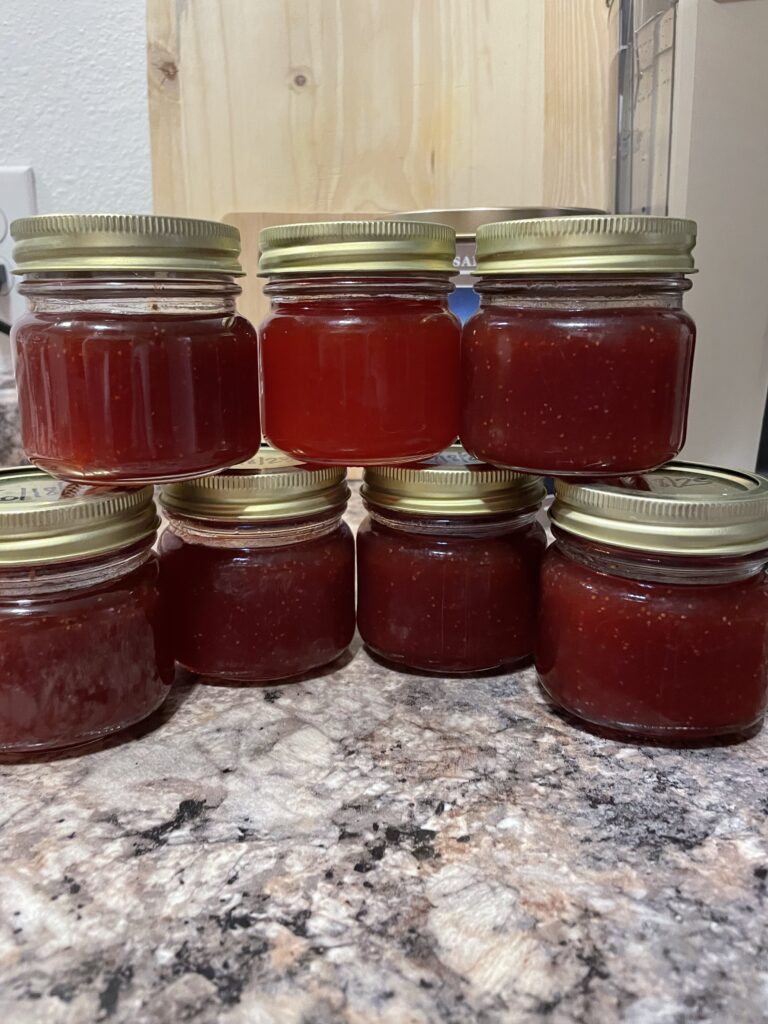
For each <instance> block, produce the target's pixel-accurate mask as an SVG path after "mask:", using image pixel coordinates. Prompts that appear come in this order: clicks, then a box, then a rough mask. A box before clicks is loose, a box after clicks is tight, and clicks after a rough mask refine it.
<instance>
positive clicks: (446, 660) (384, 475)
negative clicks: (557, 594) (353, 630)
mask: <svg viewBox="0 0 768 1024" xmlns="http://www.w3.org/2000/svg"><path fill="white" fill-rule="evenodd" d="M544 493H545V491H544V486H543V484H542V482H541V480H540V479H539V478H537V477H531V476H525V475H523V474H519V473H513V472H509V471H506V470H500V469H494V468H493V467H491V466H485V465H482V464H481V463H479V462H477V460H476V459H473V458H471V457H470V456H468V455H467V454H466V452H464V451H463V450H462V449H460V448H459V447H458V446H455V447H453V448H451V449H450V450H449V451H447V452H444V453H442V454H441V455H439V456H437V457H435V458H433V459H431V460H428V461H425V462H421V463H418V464H416V465H415V466H412V467H408V466H382V467H377V468H375V469H367V470H366V471H365V478H364V482H363V487H362V495H363V501H364V502H365V506H366V508H367V510H368V518H367V519H366V520H365V521H364V522H363V524H362V526H361V527H360V530H359V532H358V535H357V569H358V587H357V589H358V606H357V622H358V629H359V631H360V636H361V637H362V639H363V641H364V642H365V643H366V644H367V646H368V647H369V649H370V650H372V651H373V652H374V653H375V654H378V655H379V656H381V657H382V658H384V659H386V660H387V661H389V662H392V663H393V664H395V665H399V666H402V667H405V668H412V669H421V670H424V671H428V672H437V673H448V674H453V673H476V672H482V671H485V670H487V669H496V668H501V667H508V666H512V665H515V664H517V663H520V662H522V661H524V660H526V659H528V658H530V657H531V655H532V653H533V646H534V639H535V631H536V613H537V608H538V575H539V565H540V562H541V557H542V555H543V553H544V547H545V544H546V539H545V534H544V530H543V528H542V526H541V525H540V524H539V523H538V522H537V520H536V513H537V511H538V509H539V507H540V504H541V501H542V499H543V497H544Z"/></svg>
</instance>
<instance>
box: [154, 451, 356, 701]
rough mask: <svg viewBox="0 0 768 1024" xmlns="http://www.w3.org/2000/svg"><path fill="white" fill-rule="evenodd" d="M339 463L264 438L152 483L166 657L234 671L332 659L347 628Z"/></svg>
mask: <svg viewBox="0 0 768 1024" xmlns="http://www.w3.org/2000/svg"><path fill="white" fill-rule="evenodd" d="M348 496H349V489H348V487H347V484H346V471H345V470H343V469H336V468H333V467H314V466H311V465H300V464H297V463H295V462H294V461H293V460H291V459H289V458H287V457H286V456H284V455H282V454H280V453H278V452H273V451H268V450H264V451H263V452H261V453H260V454H259V455H257V456H255V457H254V458H253V459H251V460H249V462H248V463H247V464H246V465H244V466H240V467H237V468H235V469H231V470H228V471H226V472H224V473H221V474H219V475H216V476H211V477H205V478H202V479H199V480H190V481H188V482H186V483H179V484H171V485H168V486H167V487H165V488H164V489H163V491H162V498H161V501H162V505H163V508H164V510H165V514H166V516H167V519H168V527H169V528H168V529H167V530H166V531H165V532H164V533H163V535H162V537H161V539H160V545H159V550H160V564H161V588H162V592H163V598H164V601H165V604H166V607H167V609H168V615H169V618H170V623H171V638H172V643H173V649H174V654H175V658H176V661H177V662H178V663H179V664H180V665H182V666H184V668H187V669H189V670H190V671H191V672H196V673H198V674H200V675H204V676H210V677H213V678H218V679H227V680H233V681H240V682H254V683H260V682H268V681H272V680H280V679H288V678H290V677H291V676H296V675H300V674H301V673H304V672H309V671H311V670H313V669H317V668H320V667H321V666H323V665H326V664H328V663H329V662H331V661H334V660H335V659H336V658H338V657H339V655H340V654H342V653H343V652H344V651H345V650H346V649H347V647H348V646H349V644H350V641H351V640H352V636H353V634H354V631H355V544H354V539H353V537H352V533H351V531H350V529H349V527H348V526H347V524H346V523H344V522H343V521H342V515H343V513H344V510H345V508H346V502H347V498H348Z"/></svg>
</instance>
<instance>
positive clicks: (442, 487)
mask: <svg viewBox="0 0 768 1024" xmlns="http://www.w3.org/2000/svg"><path fill="white" fill-rule="evenodd" d="M360 493H361V496H362V498H363V500H364V501H365V502H367V503H369V504H371V505H373V506H375V507H378V508H384V509H390V510H393V511H398V512H409V513H413V514H415V515H424V516H442V515H445V516H457V517H466V516H488V515H498V514H500V513H504V512H521V511H523V510H525V509H528V508H532V507H534V506H536V505H538V504H539V503H540V502H541V501H543V499H544V496H545V494H546V489H545V487H544V483H543V481H542V479H541V477H539V476H532V475H531V474H528V473H519V472H516V471H514V470H511V469H500V468H498V467H496V466H490V465H488V464H487V463H484V462H481V461H480V460H479V459H476V458H475V457H474V456H472V455H470V454H469V453H468V452H467V451H466V450H465V449H464V448H462V446H461V445H458V444H457V445H452V446H451V447H450V448H447V449H446V450H445V451H443V452H440V453H439V454H438V455H435V456H434V457H433V458H431V459H425V460H423V461H421V462H415V463H413V462H412V463H404V464H402V465H389V466H371V467H368V468H366V469H365V470H364V472H363V485H362V488H361V490H360Z"/></svg>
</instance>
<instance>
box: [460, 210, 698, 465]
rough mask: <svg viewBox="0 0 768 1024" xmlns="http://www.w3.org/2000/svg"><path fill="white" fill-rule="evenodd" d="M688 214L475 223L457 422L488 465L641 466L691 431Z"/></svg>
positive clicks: (659, 460) (675, 447)
mask: <svg viewBox="0 0 768 1024" xmlns="http://www.w3.org/2000/svg"><path fill="white" fill-rule="evenodd" d="M695 230H696V228H695V224H694V223H693V222H692V221H686V220H678V219H676V218H669V217H649V216H635V215H624V214H622V215H608V216H597V217H563V218H557V217H555V218H543V219H534V220H517V221H509V222H505V223H499V224H489V225H485V226H483V227H481V228H479V229H478V235H477V274H478V275H479V277H480V282H479V283H478V285H477V286H476V287H477V290H478V291H479V293H480V309H479V310H478V312H477V313H476V314H475V315H474V316H473V317H472V318H471V319H470V320H469V321H468V322H467V323H466V324H465V325H464V332H463V339H462V369H463V373H462V385H463V389H464V390H463V398H462V425H461V439H462V442H463V444H464V445H465V447H466V448H467V449H468V450H469V451H471V452H472V453H473V454H474V455H476V456H477V457H478V458H480V459H484V460H485V461H487V462H491V463H493V464H494V465H499V466H507V467H510V468H514V469H518V470H524V471H527V472H535V473H543V474H545V475H548V476H561V477H571V476H576V477H578V476H592V477H594V476H608V475H625V474H627V473H639V472H644V471H646V470H649V469H654V468H657V467H658V466H660V465H662V464H664V463H666V462H668V461H669V460H671V459H673V458H674V457H675V456H676V455H677V454H678V453H679V452H680V449H681V448H682V446H683V443H684V441H685V434H686V422H687V414H688V399H689V392H690V382H691V370H692V365H693V349H694V338H695V328H694V325H693V321H692V320H691V318H690V317H689V316H688V315H687V314H686V313H685V312H684V311H683V308H682V298H683V294H684V293H685V292H686V291H687V290H688V288H689V287H690V282H689V280H688V278H687V276H686V275H688V274H690V273H692V272H693V261H692V256H691V251H692V249H693V246H694V242H695Z"/></svg>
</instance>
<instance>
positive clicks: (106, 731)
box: [0, 687, 171, 764]
mask: <svg viewBox="0 0 768 1024" xmlns="http://www.w3.org/2000/svg"><path fill="white" fill-rule="evenodd" d="M170 690H171V687H167V688H166V691H165V693H164V694H163V695H162V697H161V698H160V700H159V701H158V702H157V703H156V704H154V705H153V706H152V707H151V708H149V709H148V710H147V711H142V713H141V714H140V715H137V716H136V717H135V718H130V719H127V720H126V721H124V722H120V723H119V724H117V725H112V726H108V727H105V728H103V729H97V730H95V731H94V732H89V733H86V734H85V735H83V736H79V737H78V738H77V739H76V740H73V741H72V742H71V743H65V742H61V741H56V742H48V743H25V744H20V745H17V744H12V743H2V742H0V764H2V763H9V762H13V761H16V760H21V761H23V760H35V759H45V758H47V757H51V758H55V757H57V756H62V757H64V756H69V757H74V756H78V755H79V754H81V753H82V754H86V753H88V751H89V750H90V749H91V748H93V747H94V746H96V745H97V744H98V743H100V742H101V741H102V740H105V739H109V738H110V737H112V736H117V735H118V734H119V733H121V732H125V731H126V730H127V729H131V728H133V726H135V725H139V724H140V723H141V722H144V721H146V719H148V718H149V717H150V716H151V715H154V714H155V712H156V711H159V710H160V708H161V707H162V706H163V704H165V702H166V700H167V698H168V694H169V693H170Z"/></svg>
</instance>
